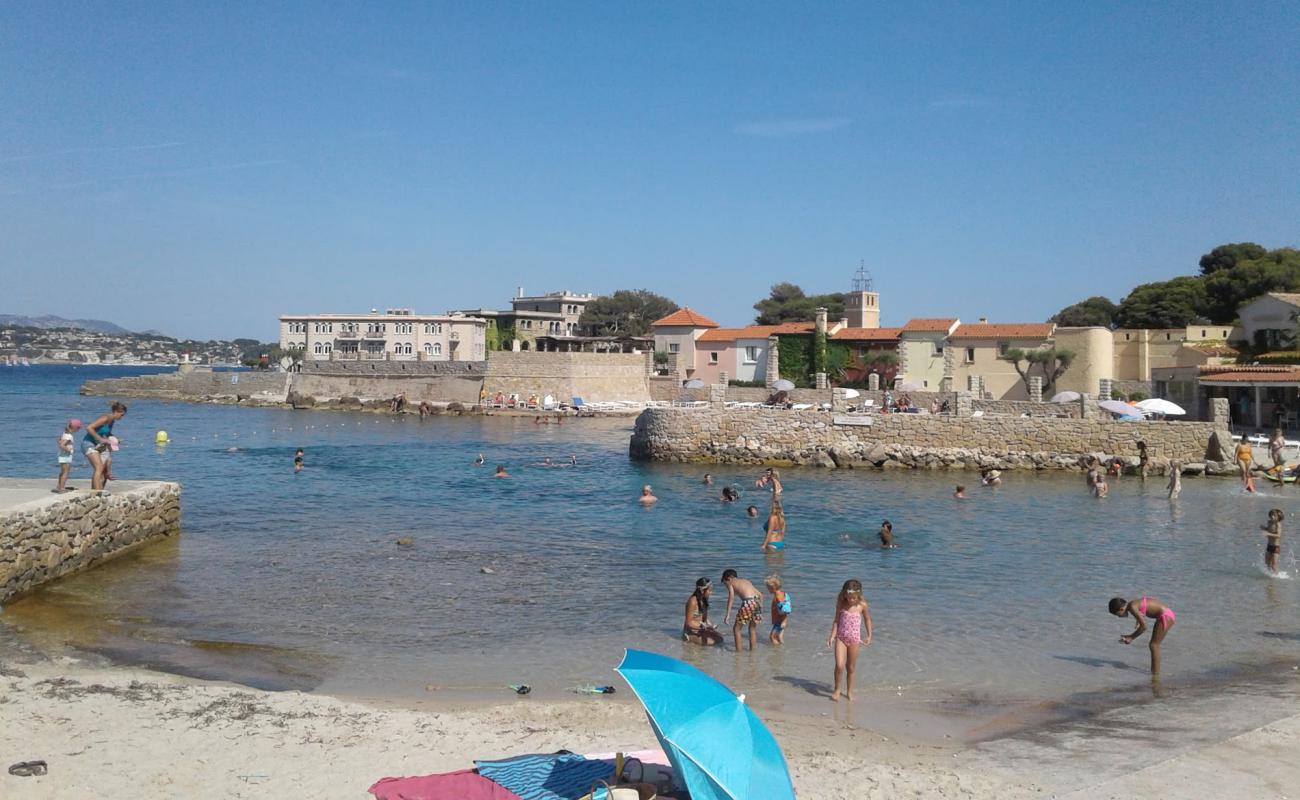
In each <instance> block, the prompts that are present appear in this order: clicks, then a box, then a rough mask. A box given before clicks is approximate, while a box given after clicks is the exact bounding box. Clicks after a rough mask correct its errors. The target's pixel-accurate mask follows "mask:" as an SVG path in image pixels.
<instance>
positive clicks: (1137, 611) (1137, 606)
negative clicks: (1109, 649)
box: [1110, 595, 1178, 676]
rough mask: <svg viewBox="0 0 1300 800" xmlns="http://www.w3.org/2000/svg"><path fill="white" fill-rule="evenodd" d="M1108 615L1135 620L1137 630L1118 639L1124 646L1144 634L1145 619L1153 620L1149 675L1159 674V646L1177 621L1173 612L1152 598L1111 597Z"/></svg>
mask: <svg viewBox="0 0 1300 800" xmlns="http://www.w3.org/2000/svg"><path fill="white" fill-rule="evenodd" d="M1110 613H1112V614H1114V615H1115V616H1117V617H1133V619H1135V620H1137V628H1136V629H1135V630H1134V631H1133V632H1132V633H1130V634H1129V635H1127V636H1121V637H1119V640H1120V641H1121V642H1123V643H1124V644H1132V643H1133V641H1134V640H1136V639H1137V638H1138V637H1139V636H1141V635H1142V634H1144V633H1146V630H1147V622H1146V621H1147V619H1154V620H1155V624H1154V625H1153V626H1152V629H1151V645H1150V646H1151V675H1152V676H1156V675H1159V674H1160V644H1161V642H1163V641H1164V640H1165V635H1166V634H1168V633H1169V629H1170V628H1172V627H1173V626H1174V621H1175V620H1177V619H1178V617H1177V615H1175V614H1174V610H1173V609H1172V608H1170V607H1169V606H1166V605H1165V604H1164V603H1161V602H1160V601H1159V600H1157V599H1155V598H1154V597H1148V596H1146V595H1143V596H1142V597H1141V599H1138V600H1125V599H1124V598H1122V597H1112V598H1111V600H1110Z"/></svg>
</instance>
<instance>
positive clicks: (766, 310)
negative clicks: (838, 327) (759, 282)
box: [754, 282, 844, 325]
mask: <svg viewBox="0 0 1300 800" xmlns="http://www.w3.org/2000/svg"><path fill="white" fill-rule="evenodd" d="M818 308H825V309H826V317H827V319H830V320H838V319H840V318H842V317H843V316H844V293H843V292H831V293H830V294H814V295H806V294H804V291H803V289H801V288H799V286H798V285H796V284H793V283H789V282H783V283H778V284H775V285H773V286H772V291H771V294H769V295H768V296H767V297H764V298H763V299H762V300H759V301H758V302H757V303H755V304H754V310H755V311H757V312H758V316H756V317H754V324H755V325H780V324H781V323H782V322H812V321H813V320H814V319H816V317H817V309H818Z"/></svg>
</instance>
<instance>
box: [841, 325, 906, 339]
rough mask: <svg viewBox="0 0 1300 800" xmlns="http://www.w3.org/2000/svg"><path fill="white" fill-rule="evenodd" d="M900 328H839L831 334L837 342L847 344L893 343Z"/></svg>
mask: <svg viewBox="0 0 1300 800" xmlns="http://www.w3.org/2000/svg"><path fill="white" fill-rule="evenodd" d="M902 330H903V329H902V328H840V329H839V330H838V331H836V332H835V333H833V334H831V338H832V339H835V340H837V341H848V342H893V341H897V340H898V334H899V333H901V332H902Z"/></svg>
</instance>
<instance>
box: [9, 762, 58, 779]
mask: <svg viewBox="0 0 1300 800" xmlns="http://www.w3.org/2000/svg"><path fill="white" fill-rule="evenodd" d="M47 771H49V765H48V764H46V763H45V762H44V761H20V762H18V763H17V764H14V765H13V766H12V767H10V768H9V774H10V775H17V776H18V777H20V778H29V777H31V776H33V775H44V774H45V773H46V772H47Z"/></svg>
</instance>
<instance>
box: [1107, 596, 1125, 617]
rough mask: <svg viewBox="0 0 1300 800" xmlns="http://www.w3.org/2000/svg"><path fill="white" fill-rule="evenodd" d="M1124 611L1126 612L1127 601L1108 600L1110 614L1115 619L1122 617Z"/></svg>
mask: <svg viewBox="0 0 1300 800" xmlns="http://www.w3.org/2000/svg"><path fill="white" fill-rule="evenodd" d="M1126 611H1128V601H1127V600H1125V599H1124V598H1122V597H1112V598H1111V599H1110V613H1112V614H1114V615H1115V616H1117V617H1122V616H1124V612H1126Z"/></svg>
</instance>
